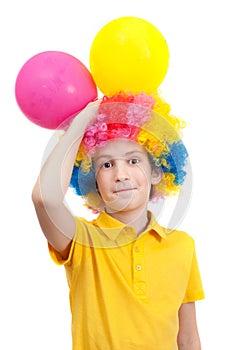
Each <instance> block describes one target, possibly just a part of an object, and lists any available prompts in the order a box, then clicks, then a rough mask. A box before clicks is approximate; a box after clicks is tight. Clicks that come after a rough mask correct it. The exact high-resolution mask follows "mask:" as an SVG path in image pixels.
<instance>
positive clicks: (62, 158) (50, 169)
mask: <svg viewBox="0 0 233 350" xmlns="http://www.w3.org/2000/svg"><path fill="white" fill-rule="evenodd" d="M97 108H98V106H97V103H96V102H94V103H91V104H89V105H88V107H86V108H85V109H84V110H83V111H82V112H81V113H79V114H78V115H77V116H76V117H75V119H74V120H73V121H72V123H71V125H70V126H69V128H68V129H67V131H66V132H65V133H64V135H63V136H62V138H61V139H60V141H59V142H58V144H57V145H56V146H55V147H54V149H53V150H52V152H51V154H50V155H49V157H48V158H47V160H46V161H45V163H44V165H43V167H42V169H41V171H40V174H39V177H38V179H37V181H36V184H35V186H34V188H33V191H32V201H33V203H34V206H35V210H36V214H37V217H38V220H39V223H40V226H41V229H42V231H43V233H44V235H45V236H46V238H47V240H48V242H49V243H50V244H51V245H52V246H53V247H54V248H55V249H56V250H57V251H58V252H59V253H60V254H61V255H62V256H63V257H64V258H66V257H67V254H68V251H69V247H70V243H71V241H72V238H73V236H74V233H75V220H74V218H73V215H72V213H71V212H70V210H69V209H68V208H67V207H66V205H65V204H64V198H65V194H66V192H67V189H68V187H69V183H70V179H71V175H72V169H73V166H74V162H75V158H76V155H77V151H78V148H79V145H80V142H81V140H82V136H83V134H84V131H85V129H86V127H87V125H88V123H89V122H90V121H91V120H92V119H93V118H94V116H95V114H96V111H97Z"/></svg>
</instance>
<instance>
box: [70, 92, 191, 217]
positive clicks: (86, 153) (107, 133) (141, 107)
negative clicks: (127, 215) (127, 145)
mask: <svg viewBox="0 0 233 350" xmlns="http://www.w3.org/2000/svg"><path fill="white" fill-rule="evenodd" d="M184 126H185V123H184V122H183V121H181V120H179V119H178V118H176V117H175V116H172V115H171V114H170V106H169V105H168V104H167V103H166V102H164V101H163V100H162V99H161V97H160V96H159V95H158V94H155V95H153V96H150V95H146V94H144V93H140V94H136V95H132V94H126V93H119V94H117V95H114V96H111V97H107V96H104V97H103V98H102V100H101V103H100V104H99V106H98V111H97V112H96V118H95V121H94V122H92V124H91V125H89V126H88V127H87V129H86V131H85V133H84V136H83V139H82V142H81V144H80V147H79V150H78V153H77V158H76V161H75V164H74V168H73V173H72V177H71V182H70V186H71V187H72V188H73V189H74V191H75V193H76V194H77V195H79V196H82V197H83V198H84V199H85V200H86V205H87V206H88V207H89V208H90V209H93V210H94V211H96V212H98V211H100V210H101V203H102V201H101V198H100V196H99V194H98V191H97V188H96V180H95V171H94V166H93V161H92V158H93V155H94V151H95V149H96V148H97V147H102V146H104V145H105V144H106V143H107V142H109V141H111V140H116V139H129V140H132V141H135V142H138V143H139V144H140V145H142V146H144V147H145V149H146V150H147V152H148V155H149V159H150V161H151V164H152V167H153V166H154V167H159V168H160V169H161V173H162V178H161V181H160V182H159V183H158V184H156V185H154V186H153V188H152V191H151V193H152V195H151V200H157V199H160V198H165V197H167V196H171V195H174V194H176V193H177V192H178V191H179V189H180V186H181V185H182V184H183V182H184V179H185V176H186V171H185V165H186V160H187V157H188V153H187V150H186V148H185V146H184V144H183V142H182V141H181V129H182V128H183V127H184Z"/></svg>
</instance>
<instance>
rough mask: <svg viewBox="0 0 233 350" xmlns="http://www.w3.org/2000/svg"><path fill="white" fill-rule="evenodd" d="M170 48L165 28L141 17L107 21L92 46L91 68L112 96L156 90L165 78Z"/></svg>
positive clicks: (149, 92)
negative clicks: (163, 29) (159, 27)
mask: <svg viewBox="0 0 233 350" xmlns="http://www.w3.org/2000/svg"><path fill="white" fill-rule="evenodd" d="M168 63H169V50H168V46H167V43H166V40H165V38H164V37H163V35H162V34H161V32H160V31H159V30H158V29H157V28H156V27H154V26H153V25H152V24H151V23H149V22H147V21H146V20H144V19H141V18H137V17H121V18H117V19H115V20H113V21H111V22H109V23H107V24H106V25H105V26H104V27H102V29H101V30H100V31H99V32H98V33H97V35H96V36H95V38H94V40H93V43H92V45H91V49H90V70H91V73H92V76H93V78H94V80H95V83H96V85H97V86H98V88H99V89H100V91H101V92H102V93H103V94H105V95H108V96H111V95H114V94H116V93H118V92H121V91H124V92H126V93H130V92H131V93H133V94H135V93H140V92H145V93H147V94H151V93H153V92H154V91H155V90H156V89H157V88H158V86H159V85H160V84H161V82H162V81H163V79H164V77H165V75H166V73H167V69H168Z"/></svg>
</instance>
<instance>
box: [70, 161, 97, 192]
mask: <svg viewBox="0 0 233 350" xmlns="http://www.w3.org/2000/svg"><path fill="white" fill-rule="evenodd" d="M70 187H71V188H73V189H74V192H75V193H76V194H77V195H78V196H86V195H87V194H88V193H90V192H91V191H96V180H95V171H94V169H93V167H91V168H90V171H89V172H84V171H82V169H81V167H80V166H79V167H77V166H74V168H73V172H72V176H71V180H70Z"/></svg>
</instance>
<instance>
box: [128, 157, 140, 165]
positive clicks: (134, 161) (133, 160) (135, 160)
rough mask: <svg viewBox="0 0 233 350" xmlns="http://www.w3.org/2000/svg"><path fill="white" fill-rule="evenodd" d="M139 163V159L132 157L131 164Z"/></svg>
mask: <svg viewBox="0 0 233 350" xmlns="http://www.w3.org/2000/svg"><path fill="white" fill-rule="evenodd" d="M138 163H139V160H138V159H136V158H132V159H130V160H129V164H138Z"/></svg>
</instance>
